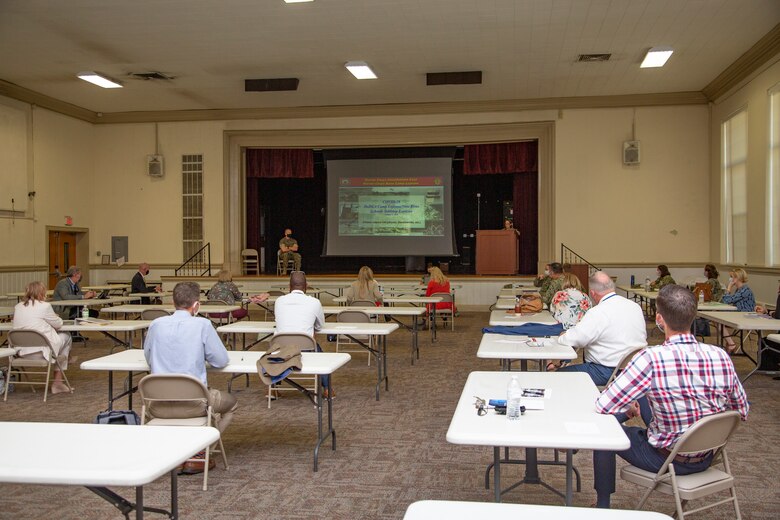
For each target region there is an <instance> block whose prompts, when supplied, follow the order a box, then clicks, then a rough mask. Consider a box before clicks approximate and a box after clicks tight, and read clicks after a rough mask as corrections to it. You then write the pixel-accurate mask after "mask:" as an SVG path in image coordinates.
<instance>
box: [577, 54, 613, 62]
mask: <svg viewBox="0 0 780 520" xmlns="http://www.w3.org/2000/svg"><path fill="white" fill-rule="evenodd" d="M610 56H612V54H580V56H579V58H577V61H584V62H587V63H590V62H593V61H609V58H610Z"/></svg>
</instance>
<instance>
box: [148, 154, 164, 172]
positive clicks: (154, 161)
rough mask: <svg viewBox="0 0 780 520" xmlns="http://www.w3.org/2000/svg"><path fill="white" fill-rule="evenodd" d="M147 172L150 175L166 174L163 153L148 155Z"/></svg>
mask: <svg viewBox="0 0 780 520" xmlns="http://www.w3.org/2000/svg"><path fill="white" fill-rule="evenodd" d="M146 174H147V175H149V177H162V176H163V175H165V163H164V161H163V156H162V155H147V156H146Z"/></svg>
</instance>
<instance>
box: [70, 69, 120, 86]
mask: <svg viewBox="0 0 780 520" xmlns="http://www.w3.org/2000/svg"><path fill="white" fill-rule="evenodd" d="M76 75H77V76H78V77H79V78H80V79H83V80H84V81H89V82H90V83H92V84H93V85H97V86H98V87H103V88H122V85H121V84H120V83H119V82H117V81H114V80H113V79H109V78H107V77H106V76H102V75H100V74H98V73H97V72H92V71H87V72H79V73H78V74H76Z"/></svg>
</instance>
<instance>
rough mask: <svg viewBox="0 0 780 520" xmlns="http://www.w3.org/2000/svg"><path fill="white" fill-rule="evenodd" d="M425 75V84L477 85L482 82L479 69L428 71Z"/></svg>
mask: <svg viewBox="0 0 780 520" xmlns="http://www.w3.org/2000/svg"><path fill="white" fill-rule="evenodd" d="M425 76H426V84H427V85H479V84H481V83H482V71H481V70H470V71H466V72H429V73H428V74H426V75H425Z"/></svg>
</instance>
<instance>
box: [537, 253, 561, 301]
mask: <svg viewBox="0 0 780 520" xmlns="http://www.w3.org/2000/svg"><path fill="white" fill-rule="evenodd" d="M549 280H550V281H549V283H548V284H547V285H542V289H541V290H540V291H539V294H541V296H542V303H544V304H545V305H547V306H548V307H549V306H550V302H551V301H552V299H553V296H555V293H557V292H558V291H560V290H562V288H563V266H562V265H561V264H560V263H558V262H553V263H551V264H550V276H549Z"/></svg>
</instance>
